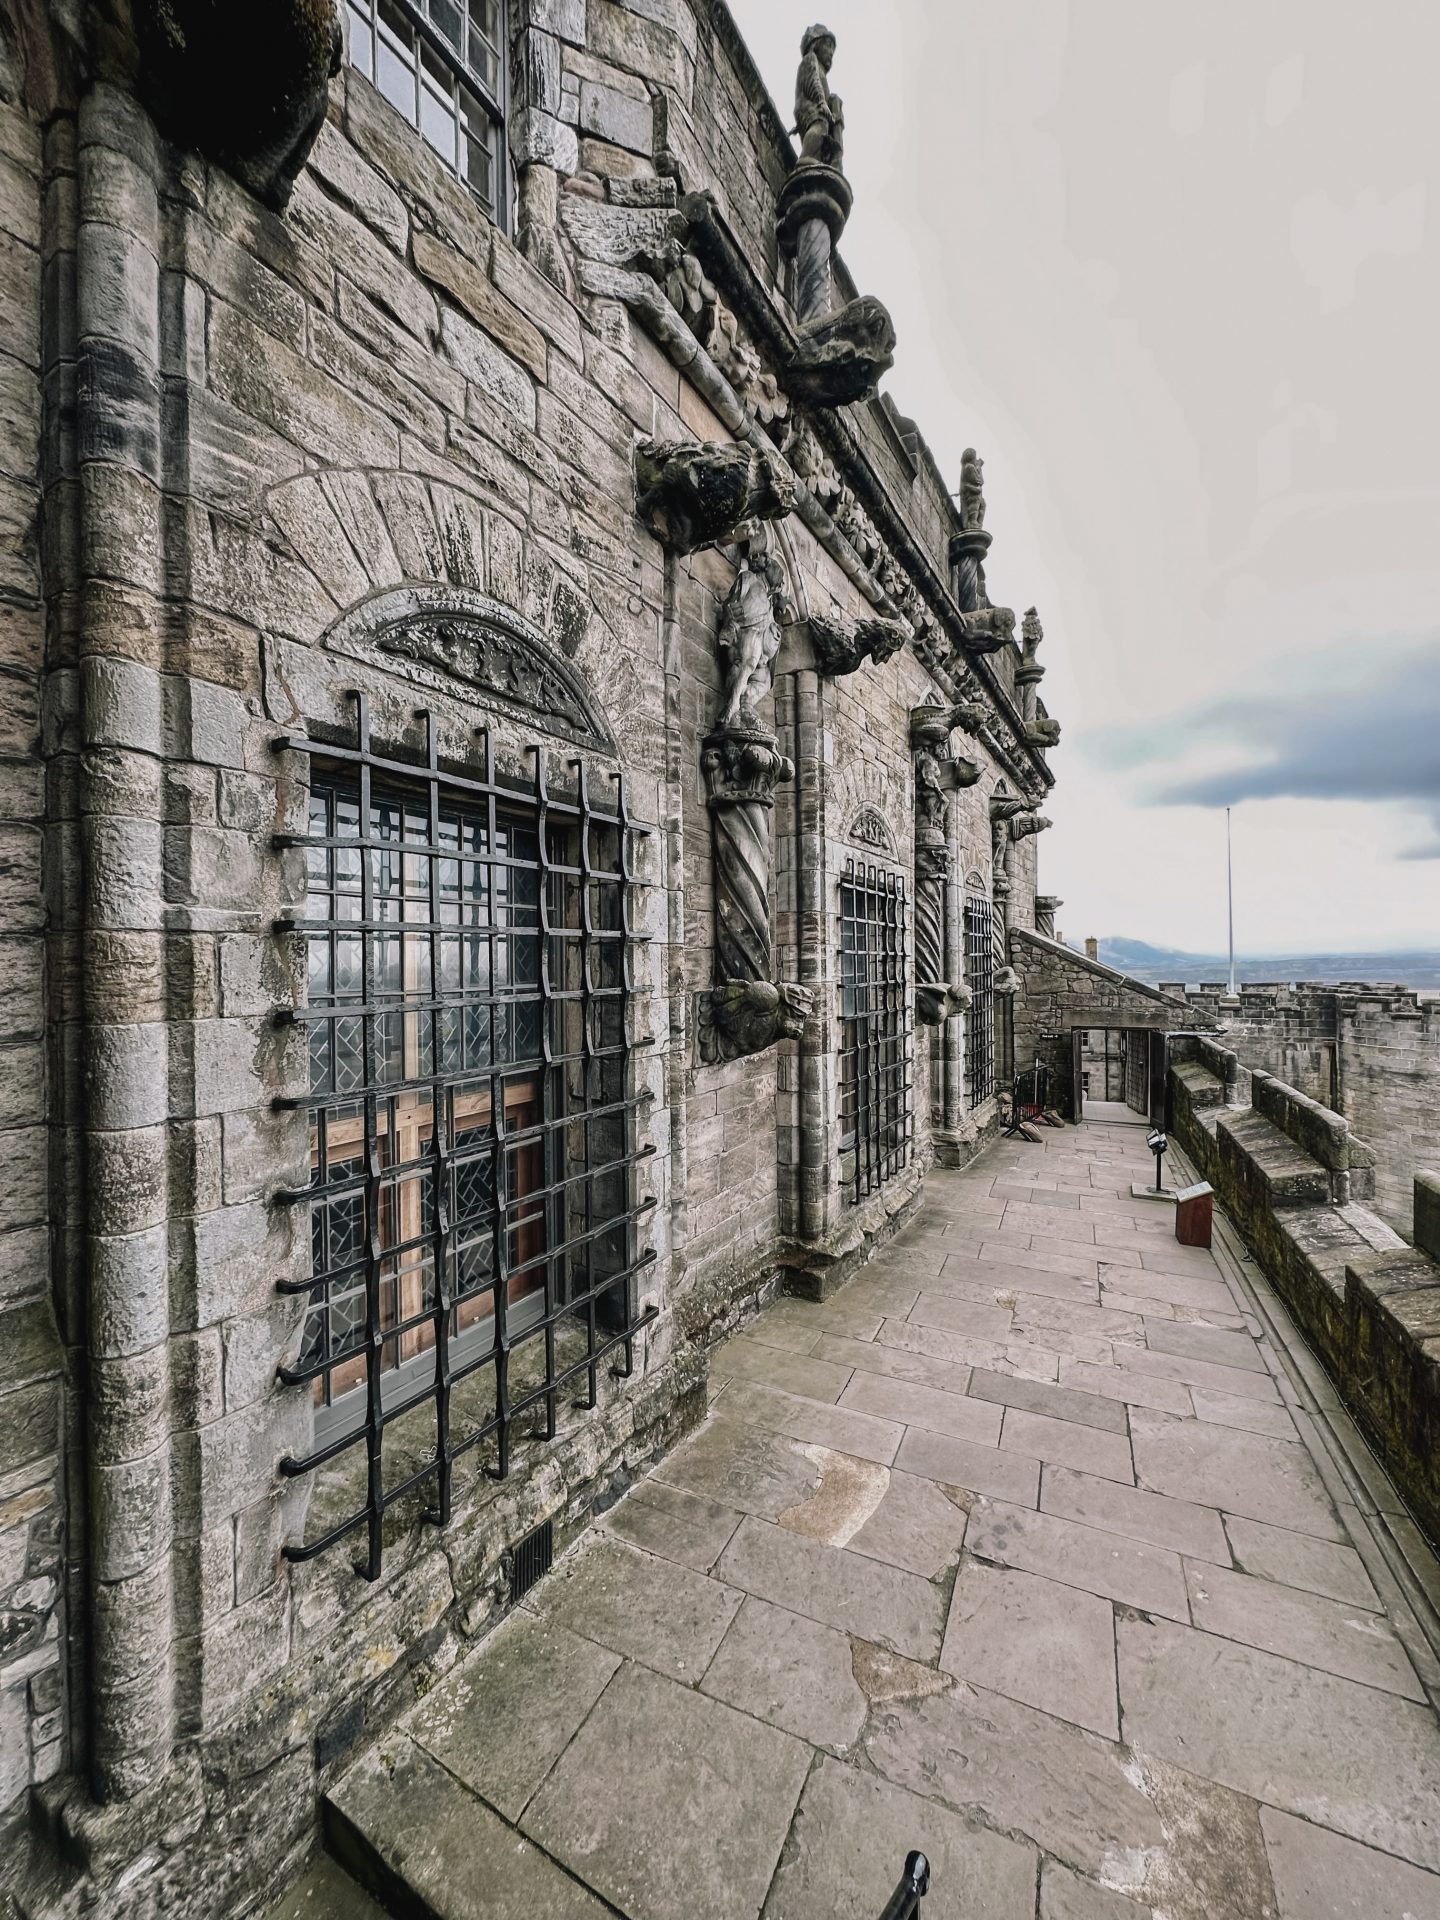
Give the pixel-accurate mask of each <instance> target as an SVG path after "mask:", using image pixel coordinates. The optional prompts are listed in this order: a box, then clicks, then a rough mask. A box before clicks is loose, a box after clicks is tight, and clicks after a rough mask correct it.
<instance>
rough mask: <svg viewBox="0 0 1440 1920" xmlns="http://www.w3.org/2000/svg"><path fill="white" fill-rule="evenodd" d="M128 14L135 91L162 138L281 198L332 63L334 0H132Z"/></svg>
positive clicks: (248, 186) (302, 156) (336, 44)
mask: <svg viewBox="0 0 1440 1920" xmlns="http://www.w3.org/2000/svg"><path fill="white" fill-rule="evenodd" d="M134 19H135V32H136V38H137V40H138V42H139V47H140V88H141V92H142V93H143V95H144V98H145V102H146V105H147V106H148V107H149V109H150V111H151V113H152V114H153V115H154V117H155V121H156V124H157V125H158V126H159V127H160V128H161V130H162V131H163V132H164V134H165V135H166V137H167V138H168V139H171V140H174V141H175V142H176V143H177V144H178V145H180V146H183V147H193V148H194V149H195V151H196V152H198V153H203V154H204V155H205V157H206V158H207V159H209V160H213V161H214V162H215V164H216V165H217V166H220V167H223V168H224V169H225V171H226V172H227V173H230V174H233V175H234V177H235V178H236V179H237V180H238V181H239V182H240V184H241V186H242V187H244V188H245V190H246V191H247V192H248V193H253V194H254V195H255V198H256V199H257V200H261V201H263V202H264V203H265V205H266V206H267V207H274V208H275V209H277V211H278V210H279V209H281V208H283V207H284V206H286V205H287V203H288V202H289V199H290V195H291V193H292V192H293V191H294V187H295V182H296V180H297V179H298V178H299V176H300V170H301V168H302V167H303V166H304V165H305V162H306V160H307V159H308V157H309V154H310V149H311V148H312V147H313V146H314V144H315V142H316V140H317V139H318V137H319V134H320V129H321V128H322V127H323V126H324V124H325V111H326V106H327V104H328V101H329V97H330V81H331V79H332V78H333V77H334V75H335V74H337V73H338V72H339V71H340V62H341V57H342V53H343V49H344V40H343V37H342V34H341V28H340V14H339V10H338V8H337V6H336V0H250V4H249V5H248V6H243V7H240V6H217V5H216V4H215V0H136V4H135V10H134Z"/></svg>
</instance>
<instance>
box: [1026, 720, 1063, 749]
mask: <svg viewBox="0 0 1440 1920" xmlns="http://www.w3.org/2000/svg"><path fill="white" fill-rule="evenodd" d="M1025 740H1026V743H1027V745H1029V746H1032V747H1058V746H1059V744H1060V722H1059V721H1058V720H1052V719H1051V718H1050V716H1049V714H1048V713H1042V714H1038V715H1037V716H1036V718H1035V719H1033V720H1032V721H1031V722H1030V723H1029V725H1028V726H1027V727H1026V729H1025Z"/></svg>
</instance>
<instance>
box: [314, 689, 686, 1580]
mask: <svg viewBox="0 0 1440 1920" xmlns="http://www.w3.org/2000/svg"><path fill="white" fill-rule="evenodd" d="M356 709H357V712H356V726H355V732H354V736H353V741H351V742H349V743H346V744H343V745H333V744H326V743H323V742H321V741H319V740H314V739H308V738H287V739H285V740H283V741H281V742H280V743H279V745H280V747H281V748H282V749H284V750H289V751H294V752H299V753H304V754H307V755H309V756H310V759H311V786H310V811H309V831H308V832H307V833H306V834H304V835H296V836H293V837H287V838H286V839H285V841H284V844H286V845H290V846H298V847H302V848H303V849H304V851H305V857H306V862H307V900H306V908H305V911H304V912H303V913H301V914H297V915H295V916H293V917H288V918H286V919H285V920H283V921H282V922H281V923H280V924H281V927H282V929H283V930H285V931H288V932H292V933H296V934H298V935H300V936H301V937H302V938H303V939H304V940H305V943H306V950H307V962H308V977H309V994H308V999H307V1004H306V1005H305V1007H304V1008H303V1009H302V1010H301V1011H299V1012H298V1013H296V1014H295V1015H294V1016H293V1017H294V1018H295V1019H296V1020H298V1021H300V1022H302V1023H304V1025H305V1026H306V1028H307V1030H308V1033H309V1040H310V1096H309V1099H308V1101H306V1102H305V1103H303V1104H305V1105H306V1106H307V1107H308V1110H309V1114H310V1142H311V1155H310V1160H311V1175H310V1185H309V1187H308V1189H306V1190H303V1191H301V1192H297V1193H292V1194H289V1195H285V1196H282V1197H283V1198H285V1199H288V1200H290V1201H291V1202H293V1203H294V1204H297V1205H298V1204H300V1203H302V1202H308V1203H309V1206H310V1210H311V1240H312V1263H311V1272H310V1275H309V1277H308V1278H307V1279H304V1280H287V1281H284V1282H281V1283H280V1285H281V1290H282V1291H283V1292H286V1293H291V1294H304V1295H306V1296H307V1297H308V1303H309V1304H308V1311H307V1314H306V1322H305V1330H304V1337H303V1342H302V1348H301V1352H300V1355H299V1358H298V1360H297V1362H296V1363H295V1364H294V1365H292V1366H287V1367H284V1368H282V1369H281V1375H280V1377H281V1379H282V1380H283V1381H285V1382H286V1383H288V1384H303V1385H308V1386H309V1387H310V1389H311V1391H312V1394H313V1397H314V1402H315V1408H316V1413H315V1435H314V1445H313V1446H312V1448H311V1450H310V1451H309V1452H308V1453H307V1454H305V1455H304V1456H303V1457H298V1458H290V1459H287V1460H285V1461H283V1462H282V1471H283V1472H284V1473H285V1474H287V1475H298V1474H305V1473H311V1472H314V1471H315V1470H316V1469H319V1468H322V1467H328V1466H330V1465H331V1464H332V1463H334V1462H337V1461H339V1460H341V1458H342V1456H345V1455H347V1454H349V1453H350V1452H351V1450H352V1449H354V1450H356V1452H357V1453H359V1452H362V1451H363V1456H364V1469H365V1472H364V1487H363V1493H361V1492H360V1490H359V1489H358V1487H357V1489H356V1490H355V1491H356V1494H357V1495H358V1497H357V1498H355V1499H354V1500H353V1501H351V1500H349V1499H346V1498H344V1497H343V1495H344V1494H345V1493H346V1491H347V1483H346V1481H345V1477H344V1475H343V1473H342V1474H341V1475H340V1476H339V1479H338V1482H337V1476H336V1475H334V1474H331V1475H328V1476H327V1486H328V1487H330V1488H333V1487H335V1486H336V1485H337V1484H338V1485H339V1486H340V1488H341V1490H342V1499H341V1505H342V1507H343V1508H344V1509H345V1510H343V1511H341V1512H340V1514H339V1516H338V1517H334V1516H333V1515H332V1514H330V1513H328V1512H327V1513H326V1515H325V1521H326V1524H325V1525H324V1530H323V1531H322V1532H321V1534H320V1536H319V1537H318V1538H316V1539H314V1540H312V1541H307V1542H306V1543H305V1544H304V1545H293V1546H291V1547H289V1548H287V1554H288V1556H289V1557H290V1558H291V1559H294V1560H308V1559H310V1558H312V1557H313V1556H314V1555H316V1554H319V1553H323V1552H324V1551H325V1550H326V1549H327V1548H329V1547H331V1546H334V1545H335V1544H336V1543H337V1542H338V1541H340V1540H342V1539H344V1538H345V1537H346V1536H347V1535H349V1534H350V1533H352V1532H354V1531H356V1530H359V1529H362V1528H363V1529H364V1530H365V1532H366V1537H367V1553H366V1556H365V1561H364V1564H363V1567H362V1571H364V1572H365V1573H366V1574H367V1575H368V1577H370V1578H371V1579H374V1578H377V1577H378V1575H379V1572H380V1560H381V1543H382V1527H383V1521H384V1517H385V1515H386V1513H387V1512H388V1511H389V1510H390V1509H391V1508H392V1507H393V1506H394V1505H395V1503H396V1502H397V1501H399V1500H401V1499H403V1498H405V1497H407V1496H414V1495H416V1494H417V1493H418V1492H420V1491H421V1490H423V1491H424V1493H425V1494H426V1495H427V1496H428V1505H427V1507H426V1509H425V1517H426V1518H427V1519H429V1520H431V1521H433V1522H435V1523H437V1524H439V1525H445V1524H447V1523H448V1521H449V1519H450V1511H451V1496H452V1478H453V1469H454V1467H455V1464H456V1462H457V1461H458V1460H460V1459H461V1458H462V1457H463V1456H465V1455H467V1454H469V1453H470V1452H471V1451H472V1450H474V1449H476V1448H478V1447H481V1446H482V1444H486V1443H488V1452H489V1455H490V1457H489V1458H488V1459H487V1460H486V1468H487V1471H489V1472H490V1473H491V1474H493V1475H494V1476H495V1477H497V1478H503V1477H504V1476H505V1475H506V1474H507V1473H508V1471H509V1467H510V1458H511V1449H512V1444H513V1441H514V1439H515V1438H516V1437H520V1436H521V1435H523V1434H525V1433H528V1432H534V1431H537V1430H538V1432H539V1433H540V1434H542V1435H543V1436H544V1437H545V1438H547V1439H554V1437H555V1434H556V1431H557V1406H558V1401H559V1399H560V1396H561V1395H562V1393H567V1392H570V1391H573V1390H574V1388H575V1386H576V1385H578V1386H579V1387H580V1389H581V1391H582V1399H581V1402H580V1404H582V1405H585V1406H588V1407H593V1406H594V1405H595V1404H596V1401H597V1393H598V1376H599V1370H600V1368H601V1366H602V1364H604V1363H605V1362H607V1361H608V1360H609V1359H610V1357H611V1356H612V1355H614V1354H618V1355H619V1356H620V1358H619V1361H618V1364H616V1365H615V1366H614V1367H613V1369H612V1370H613V1371H614V1372H615V1373H616V1374H617V1375H619V1376H620V1377H628V1376H629V1374H630V1372H631V1370H632V1368H633V1364H634V1347H633V1343H634V1338H635V1335H636V1334H637V1332H638V1331H639V1330H640V1329H641V1328H642V1327H643V1326H645V1325H646V1324H647V1323H648V1322H649V1321H650V1320H652V1319H653V1318H654V1317H655V1310H654V1308H653V1307H652V1308H649V1309H647V1310H646V1311H645V1312H644V1313H641V1314H639V1315H638V1316H637V1314H636V1311H635V1296H636V1291H637V1287H636V1283H637V1280H638V1277H639V1275H640V1274H641V1273H643V1272H644V1271H645V1270H646V1269H647V1268H648V1267H649V1266H650V1265H651V1264H652V1263H653V1261H654V1259H655V1253H654V1249H653V1248H648V1247H647V1248H643V1249H642V1248H641V1247H640V1245H639V1241H638V1226H639V1222H640V1221H641V1220H642V1219H643V1218H644V1216H645V1215H646V1214H647V1213H649V1212H650V1211H651V1210H652V1209H653V1207H654V1205H655V1202H654V1200H653V1199H647V1200H644V1201H640V1200H638V1199H637V1197H636V1191H635V1188H636V1178H635V1173H636V1167H637V1165H638V1163H639V1162H641V1161H642V1160H644V1159H646V1158H648V1157H649V1156H650V1155H651V1154H653V1152H654V1149H653V1147H645V1148H638V1147H637V1144H636V1112H637V1109H638V1108H639V1107H640V1106H641V1104H642V1103H643V1100H644V1098H645V1097H646V1096H644V1095H643V1094H641V1093H638V1092H637V1091H636V1088H635V1076H634V1068H633V1054H634V1052H635V1049H636V1047H637V1046H638V1045H641V1044H645V1043H643V1042H637V1041H636V1040H635V1039H634V1038H633V1035H632V1024H633V1009H632V998H633V995H634V992H635V980H634V965H635V954H636V950H637V948H638V946H639V944H640V943H641V941H642V940H643V938H644V936H643V935H642V934H641V933H640V932H639V931H638V930H637V927H636V925H635V916H636V910H637V905H638V898H639V894H640V890H641V886H642V883H641V881H640V880H639V878H638V876H637V872H636V866H635V860H636V850H637V842H638V838H639V836H640V835H641V834H642V833H643V832H644V831H645V829H643V828H642V827H640V826H639V825H637V823H636V822H635V821H633V820H632V819H631V818H630V815H629V813H628V811H627V807H626V801H625V793H624V787H623V784H622V783H621V782H620V780H619V778H618V776H617V777H616V795H615V800H614V804H613V805H611V806H605V805H600V804H597V803H596V801H595V800H594V799H592V797H591V793H590V787H589V782H588V780H587V776H586V770H585V767H584V766H583V765H582V764H581V763H579V762H571V763H569V767H568V776H569V777H568V778H567V780H566V781H565V783H564V784H563V785H560V786H555V787H552V785H551V783H550V778H549V774H548V771H547V763H546V756H545V753H544V750H543V749H541V748H539V747H534V748H532V749H531V750H530V760H531V763H532V764H531V772H530V774H529V776H528V777H520V776H515V777H509V776H504V775H502V774H500V773H499V772H498V771H497V767H496V759H495V748H494V742H493V739H492V737H491V735H490V734H489V733H488V732H485V731H482V732H481V733H480V735H479V741H480V747H479V752H478V755H477V762H478V764H477V765H475V766H474V767H473V768H472V769H471V770H470V771H467V772H464V773H459V772H450V771H446V770H442V768H441V766H440V761H439V752H438V742H437V733H436V728H435V724H434V721H433V718H432V717H431V716H430V715H429V714H425V715H423V716H421V717H422V719H423V721H424V725H425V735H426V757H425V760H424V762H423V763H419V764H417V763H412V762H410V761H408V760H404V759H394V758H387V757H385V756H384V755H382V754H380V753H378V752H376V751H375V750H374V749H373V746H372V742H371V738H370V723H369V714H368V708H367V704H366V702H365V700H364V699H363V697H361V696H358V695H357V696H356ZM292 1104H299V1103H292ZM357 1479H358V1475H357Z"/></svg>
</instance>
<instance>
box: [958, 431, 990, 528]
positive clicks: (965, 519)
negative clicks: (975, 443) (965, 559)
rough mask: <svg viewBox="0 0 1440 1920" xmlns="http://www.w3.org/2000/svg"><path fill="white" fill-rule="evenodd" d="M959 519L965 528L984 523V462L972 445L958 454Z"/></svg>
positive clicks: (981, 525) (980, 525) (979, 525)
mask: <svg viewBox="0 0 1440 1920" xmlns="http://www.w3.org/2000/svg"><path fill="white" fill-rule="evenodd" d="M960 521H961V524H962V525H963V526H965V527H967V528H975V527H983V526H984V524H985V462H984V461H983V460H982V459H981V458H980V456H979V454H978V453H976V451H975V449H974V447H966V449H965V451H964V453H962V454H961V456H960Z"/></svg>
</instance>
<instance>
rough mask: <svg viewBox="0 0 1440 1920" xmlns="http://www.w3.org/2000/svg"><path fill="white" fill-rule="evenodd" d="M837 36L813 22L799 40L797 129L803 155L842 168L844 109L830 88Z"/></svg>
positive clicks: (796, 97) (807, 158)
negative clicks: (813, 24) (831, 67)
mask: <svg viewBox="0 0 1440 1920" xmlns="http://www.w3.org/2000/svg"><path fill="white" fill-rule="evenodd" d="M834 58H835V36H834V34H833V33H831V31H830V29H829V28H828V27H821V26H814V27H811V28H810V29H809V31H808V32H807V33H806V35H805V37H804V39H803V40H802V41H801V42H800V71H799V73H798V74H797V75H796V77H795V131H796V133H798V134H799V136H800V157H801V159H802V160H811V161H814V162H816V163H817V164H818V165H820V166H822V167H834V168H835V169H836V170H837V171H839V170H840V169H841V168H842V167H843V165H844V159H845V110H844V108H843V106H842V105H841V103H840V100H839V98H838V97H837V96H836V95H835V94H833V93H831V91H830V81H829V74H830V65H831V62H832V61H833V60H834Z"/></svg>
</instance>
